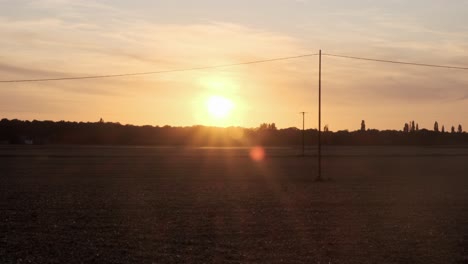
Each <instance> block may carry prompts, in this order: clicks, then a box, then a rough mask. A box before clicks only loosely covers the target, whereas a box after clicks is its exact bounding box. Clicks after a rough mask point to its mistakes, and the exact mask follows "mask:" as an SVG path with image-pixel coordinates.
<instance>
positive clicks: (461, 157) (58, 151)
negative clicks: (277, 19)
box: [0, 146, 468, 264]
mask: <svg viewBox="0 0 468 264" xmlns="http://www.w3.org/2000/svg"><path fill="white" fill-rule="evenodd" d="M308 152H309V156H308V157H298V156H297V154H298V153H299V149H297V148H296V149H294V148H271V149H266V157H265V159H263V160H261V161H254V160H252V159H251V157H250V155H249V149H244V148H171V147H167V148H164V147H160V148H152V147H78V146H0V263H4V264H8V263H281V262H284V263H468V148H463V147H458V148H454V147H325V150H324V154H325V156H324V158H323V175H324V177H325V178H327V179H328V180H327V181H325V182H315V181H314V178H315V177H316V170H317V169H316V168H317V163H316V157H314V156H313V153H314V152H315V151H314V149H309V150H308Z"/></svg>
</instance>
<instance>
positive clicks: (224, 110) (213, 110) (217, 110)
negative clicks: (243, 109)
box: [206, 96, 234, 119]
mask: <svg viewBox="0 0 468 264" xmlns="http://www.w3.org/2000/svg"><path fill="white" fill-rule="evenodd" d="M206 107H207V109H208V113H209V114H210V116H211V117H213V118H216V119H225V118H227V117H228V116H229V114H230V113H231V110H232V108H233V107H234V104H233V102H232V101H231V100H230V99H228V98H225V97H222V96H211V97H210V98H208V100H207V102H206Z"/></svg>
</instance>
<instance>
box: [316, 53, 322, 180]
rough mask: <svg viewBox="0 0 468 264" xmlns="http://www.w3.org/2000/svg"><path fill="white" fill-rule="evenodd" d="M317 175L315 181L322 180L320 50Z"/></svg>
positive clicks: (320, 64)
mask: <svg viewBox="0 0 468 264" xmlns="http://www.w3.org/2000/svg"><path fill="white" fill-rule="evenodd" d="M318 101H319V102H318V108H319V111H318V142H317V144H318V175H317V179H316V180H317V181H322V140H321V134H322V50H320V51H319V94H318Z"/></svg>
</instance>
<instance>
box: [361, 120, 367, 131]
mask: <svg viewBox="0 0 468 264" xmlns="http://www.w3.org/2000/svg"><path fill="white" fill-rule="evenodd" d="M361 131H366V121H364V120H362V121H361Z"/></svg>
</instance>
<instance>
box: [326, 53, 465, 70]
mask: <svg viewBox="0 0 468 264" xmlns="http://www.w3.org/2000/svg"><path fill="white" fill-rule="evenodd" d="M322 55H323V56H329V57H337V58H345V59H353V60H364V61H375V62H384V63H393V64H404V65H413V66H423V67H432V68H445V69H456V70H468V67H458V66H449V65H437V64H426V63H415V62H406V61H393V60H382V59H374V58H363V57H355V56H346V55H337V54H330V53H322Z"/></svg>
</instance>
